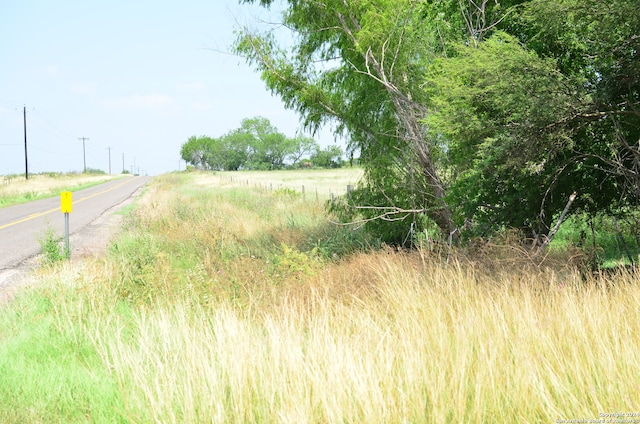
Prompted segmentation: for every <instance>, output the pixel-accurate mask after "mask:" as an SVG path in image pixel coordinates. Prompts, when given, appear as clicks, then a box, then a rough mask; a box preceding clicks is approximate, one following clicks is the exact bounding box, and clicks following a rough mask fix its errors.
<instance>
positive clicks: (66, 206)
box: [60, 191, 73, 258]
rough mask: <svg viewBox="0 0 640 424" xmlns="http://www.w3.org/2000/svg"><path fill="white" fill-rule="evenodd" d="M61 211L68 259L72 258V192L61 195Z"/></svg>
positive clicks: (64, 192)
mask: <svg viewBox="0 0 640 424" xmlns="http://www.w3.org/2000/svg"><path fill="white" fill-rule="evenodd" d="M60 210H61V211H62V213H63V214H64V245H65V254H66V255H67V258H70V257H71V249H70V247H69V214H70V213H71V211H72V210H73V195H72V193H71V192H70V191H63V192H62V193H60Z"/></svg>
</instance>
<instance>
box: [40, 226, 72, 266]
mask: <svg viewBox="0 0 640 424" xmlns="http://www.w3.org/2000/svg"><path fill="white" fill-rule="evenodd" d="M39 242H40V250H41V253H42V256H43V259H42V260H43V263H44V264H45V265H53V264H55V263H57V262H60V261H61V260H63V259H68V258H69V253H70V252H67V251H66V249H65V248H64V247H63V246H62V244H61V237H59V236H57V235H56V234H55V231H53V228H51V227H48V228H47V230H46V231H45V233H44V235H43V236H42V237H41V238H40V240H39Z"/></svg>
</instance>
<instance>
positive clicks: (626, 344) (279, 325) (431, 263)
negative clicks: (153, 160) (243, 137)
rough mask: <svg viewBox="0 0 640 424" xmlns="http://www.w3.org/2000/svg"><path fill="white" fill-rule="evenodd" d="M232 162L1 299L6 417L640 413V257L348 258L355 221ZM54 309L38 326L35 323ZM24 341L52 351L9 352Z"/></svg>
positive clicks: (329, 418) (174, 186)
mask: <svg viewBox="0 0 640 424" xmlns="http://www.w3.org/2000/svg"><path fill="white" fill-rule="evenodd" d="M225 174H226V173H222V175H220V174H215V175H212V174H199V173H194V174H180V175H178V174H172V175H166V176H162V177H158V178H156V180H155V181H154V182H153V183H152V185H151V186H150V187H149V188H148V189H147V190H146V191H145V193H144V196H143V197H142V198H141V199H140V200H139V201H138V202H137V205H136V208H135V209H134V210H133V211H132V212H131V214H130V215H129V217H128V218H127V219H126V221H127V225H126V227H125V233H124V234H123V235H122V237H120V238H119V239H118V240H117V241H116V242H115V244H114V245H113V246H112V247H111V249H110V253H109V255H108V256H107V257H106V258H101V259H96V260H93V261H82V262H73V261H72V262H71V263H63V264H60V265H59V266H57V267H54V268H52V269H49V270H43V271H42V272H41V273H40V274H39V277H38V285H37V287H36V288H35V289H33V290H32V291H30V292H27V293H24V294H23V295H22V296H20V297H18V298H17V299H16V301H15V302H14V303H12V304H11V305H10V306H9V307H7V308H6V309H5V310H4V311H3V314H2V315H1V316H0V364H3V363H4V364H5V366H4V367H2V366H0V381H3V382H4V383H3V384H2V385H0V397H1V398H3V399H5V400H4V401H3V402H1V403H0V420H4V421H8V422H20V421H23V422H24V421H27V422H28V421H30V422H46V421H47V419H52V421H56V422H71V421H75V422H86V421H105V422H107V421H110V422H112V421H116V422H132V423H133V422H135V423H145V422H163V423H200V422H214V423H450V422H454V423H546V422H562V420H574V421H573V422H578V420H582V421H581V422H596V421H595V420H599V419H604V418H611V417H614V415H606V414H634V413H637V412H638V411H640V391H639V390H638V379H639V378H640V355H639V354H638V352H640V308H639V307H638V305H640V288H639V287H638V284H637V276H636V275H635V274H630V273H623V274H620V275H618V276H616V277H613V278H611V279H602V280H588V281H586V282H585V281H583V280H582V279H581V277H580V275H579V273H578V272H576V271H575V270H571V269H570V268H569V267H564V268H562V269H557V270H556V269H553V268H545V267H538V266H535V265H533V264H530V263H527V262H524V261H520V260H519V258H517V257H514V258H513V260H510V261H507V260H506V259H505V258H504V257H502V258H501V260H500V261H497V262H496V261H493V260H492V258H491V257H489V256H488V255H485V256H483V258H482V259H481V260H478V259H476V260H474V259H472V256H470V255H467V254H464V252H450V254H449V255H447V257H448V261H447V260H445V257H443V256H442V255H441V254H440V253H439V252H433V251H428V250H416V251H403V252H399V251H397V250H394V249H391V248H388V249H382V250H367V249H361V250H359V251H353V252H351V253H348V254H340V255H339V256H338V257H335V256H334V255H331V252H332V251H337V247H338V246H337V244H338V243H339V241H340V240H343V239H344V238H347V239H348V240H351V239H350V238H349V237H355V236H354V235H353V234H345V233H343V231H348V230H345V229H344V228H340V229H336V228H334V227H332V226H331V224H329V223H328V221H327V217H326V216H325V211H324V209H323V207H322V204H321V202H315V201H311V200H310V199H304V198H303V197H302V196H299V195H292V194H290V193H287V192H282V191H281V192H278V191H274V192H271V191H268V190H260V189H257V188H256V187H251V186H249V187H246V186H243V185H242V184H240V186H237V185H235V184H229V183H228V180H225ZM292 176H293V174H292ZM239 178H240V177H239ZM332 249H335V250H332ZM505 251H508V250H505ZM323 252H325V253H326V254H323ZM45 325H46V327H45V328H46V334H47V337H46V338H44V339H43V338H38V337H30V336H29V333H28V332H27V333H26V334H25V331H28V330H26V329H33V328H41V327H42V326H45ZM31 331H35V330H31ZM30 340H33V341H32V343H36V342H37V343H39V344H38V346H39V347H38V349H37V351H42V352H43V354H42V356H38V360H37V361H36V363H35V365H32V366H31V367H28V368H25V367H20V366H19V365H15V366H12V365H11V364H14V363H15V364H20V363H24V359H22V360H20V359H19V358H24V357H30V355H31V354H30V353H28V352H32V350H29V349H34V346H33V345H32V344H30V343H29V341H30ZM3 345H4V346H12V349H13V350H7V349H3V348H1V346H3ZM21 355H22V356H21ZM43 358H44V359H43ZM42 364H45V365H42ZM35 380H38V381H39V384H44V385H45V387H46V389H43V390H40V391H39V390H38V389H36V388H34V387H33V384H34V383H30V382H31V381H35ZM38 387H39V386H38ZM74 387H75V388H78V390H80V388H81V389H82V390H81V391H77V390H74ZM16 393H23V394H25V395H24V396H22V397H21V396H13V395H12V394H16ZM81 393H85V394H81ZM620 416H621V415H620ZM620 416H619V417H620ZM52 417H53V418H52ZM625 417H626V416H625ZM628 417H631V419H634V416H633V415H628ZM635 417H637V416H635ZM636 419H637V418H636ZM589 420H591V421H589ZM565 422H571V421H565ZM605 422H615V421H611V420H610V421H605Z"/></svg>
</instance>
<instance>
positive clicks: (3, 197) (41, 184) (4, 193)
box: [0, 173, 122, 207]
mask: <svg viewBox="0 0 640 424" xmlns="http://www.w3.org/2000/svg"><path fill="white" fill-rule="evenodd" d="M121 177H122V176H121V175H105V174H53V173H51V174H33V175H30V176H29V179H28V180H25V179H24V177H13V178H10V179H9V178H6V177H0V207H4V206H9V205H13V204H17V203H25V202H29V201H31V200H37V199H43V198H46V197H52V196H56V195H58V194H60V192H61V191H74V190H79V189H81V188H85V187H89V186H91V185H95V184H100V183H102V182H105V181H108V180H112V179H114V178H121Z"/></svg>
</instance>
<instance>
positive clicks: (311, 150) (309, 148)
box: [287, 135, 320, 166]
mask: <svg viewBox="0 0 640 424" xmlns="http://www.w3.org/2000/svg"><path fill="white" fill-rule="evenodd" d="M292 141H293V148H294V151H293V152H291V153H290V154H289V156H288V158H287V159H288V161H289V162H290V164H291V166H297V165H298V164H299V163H300V161H302V160H303V159H304V158H310V157H311V156H313V155H315V154H316V153H317V152H318V150H319V149H320V146H319V145H318V142H317V141H315V140H314V139H313V138H310V137H304V136H300V135H299V136H296V137H294V138H293V140H292Z"/></svg>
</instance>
